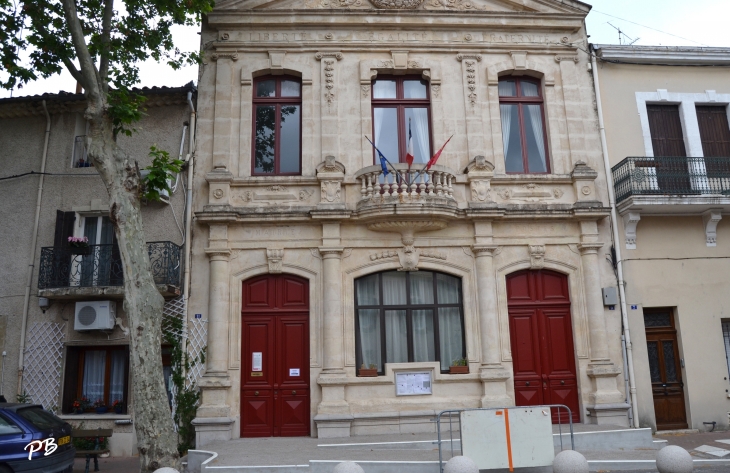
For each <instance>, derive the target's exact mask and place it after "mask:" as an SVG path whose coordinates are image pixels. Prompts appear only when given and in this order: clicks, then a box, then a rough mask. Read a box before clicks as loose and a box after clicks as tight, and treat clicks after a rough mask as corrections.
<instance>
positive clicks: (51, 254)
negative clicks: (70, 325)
mask: <svg viewBox="0 0 730 473" xmlns="http://www.w3.org/2000/svg"><path fill="white" fill-rule="evenodd" d="M147 254H148V255H149V258H150V263H151V267H152V276H153V277H154V279H155V284H157V285H158V286H175V287H177V286H179V285H180V269H181V266H182V264H181V262H182V250H181V248H180V246H178V245H176V244H175V243H173V242H171V241H154V242H149V243H147ZM123 285H124V273H123V271H122V260H121V257H120V254H119V249H118V248H117V246H116V245H89V246H88V247H85V248H72V247H45V248H41V261H40V268H39V274H38V289H39V290H49V289H56V288H70V289H74V288H78V289H81V288H103V287H115V286H123Z"/></svg>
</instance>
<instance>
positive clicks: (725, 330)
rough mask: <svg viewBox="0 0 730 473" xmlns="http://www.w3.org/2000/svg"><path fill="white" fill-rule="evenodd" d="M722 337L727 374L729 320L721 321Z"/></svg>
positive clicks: (728, 366)
mask: <svg viewBox="0 0 730 473" xmlns="http://www.w3.org/2000/svg"><path fill="white" fill-rule="evenodd" d="M722 338H723V340H724V341H725V359H726V360H727V369H728V374H730V320H723V321H722Z"/></svg>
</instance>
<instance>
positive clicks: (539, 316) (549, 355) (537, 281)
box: [507, 270, 580, 423]
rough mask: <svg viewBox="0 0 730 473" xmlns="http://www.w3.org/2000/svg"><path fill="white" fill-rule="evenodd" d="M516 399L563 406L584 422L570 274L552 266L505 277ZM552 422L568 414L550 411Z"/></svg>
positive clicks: (523, 402)
mask: <svg viewBox="0 0 730 473" xmlns="http://www.w3.org/2000/svg"><path fill="white" fill-rule="evenodd" d="M507 306H508V312H509V330H510V342H511V346H512V364H513V367H514V382H515V402H516V404H517V405H518V406H538V405H545V404H564V405H566V406H568V407H569V408H570V410H571V412H572V417H573V422H580V410H579V406H578V382H577V377H576V364H575V352H574V348H573V347H574V345H573V328H572V324H571V318H570V296H569V293H568V278H567V276H565V275H563V274H560V273H557V272H554V271H548V270H540V271H519V272H517V273H514V274H511V275H509V276H508V277H507ZM552 416H553V423H557V422H558V421H559V420H560V421H561V422H567V420H568V419H567V412H566V411H565V410H563V411H562V412H560V419H559V416H558V410H557V409H553V410H552Z"/></svg>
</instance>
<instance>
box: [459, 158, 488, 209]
mask: <svg viewBox="0 0 730 473" xmlns="http://www.w3.org/2000/svg"><path fill="white" fill-rule="evenodd" d="M464 172H465V173H466V175H467V179H468V180H469V185H470V188H471V200H472V201H474V202H481V203H483V202H492V196H491V190H492V189H491V184H490V181H491V179H492V176H493V175H494V165H492V163H490V162H489V161H487V158H485V157H484V156H477V157H475V158H474V159H473V160H472V161H471V162H470V163H469V165H468V166H467V167H466V169H465V170H464Z"/></svg>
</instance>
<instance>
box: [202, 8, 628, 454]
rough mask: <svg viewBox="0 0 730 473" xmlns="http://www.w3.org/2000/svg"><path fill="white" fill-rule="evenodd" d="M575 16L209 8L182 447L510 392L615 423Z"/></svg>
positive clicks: (399, 417)
mask: <svg viewBox="0 0 730 473" xmlns="http://www.w3.org/2000/svg"><path fill="white" fill-rule="evenodd" d="M589 8H590V7H589V6H588V5H585V4H583V3H581V2H578V1H575V0H562V1H556V0H224V1H221V2H219V3H218V4H217V5H216V8H215V10H214V11H213V12H212V13H211V14H210V15H208V17H207V19H206V22H205V23H204V26H203V33H202V35H203V37H202V38H203V44H204V47H205V50H206V55H205V57H206V59H205V63H204V65H203V66H202V69H201V77H200V87H199V90H200V94H199V128H198V149H197V153H198V161H197V164H196V175H195V179H196V181H195V188H196V189H200V190H201V191H200V192H198V193H197V195H196V201H195V218H196V221H195V225H196V226H195V231H197V234H198V235H200V237H198V238H196V239H195V240H194V250H193V252H194V254H193V261H194V262H193V282H192V294H191V300H190V304H191V309H192V310H191V311H190V312H191V314H194V313H198V314H200V316H201V317H202V318H203V319H207V321H208V328H209V330H208V333H209V343H208V356H207V366H206V374H205V376H204V377H203V378H202V380H201V383H200V385H201V386H202V389H203V400H202V405H201V406H200V409H199V411H198V418H197V419H196V420H195V421H194V423H195V425H196V429H197V433H198V445H199V446H203V445H205V444H207V443H210V442H212V441H215V440H218V439H227V438H231V437H234V438H236V437H239V436H280V435H281V436H284V435H312V436H319V437H336V436H350V435H363V434H371V433H383V432H389V433H393V432H417V431H429V430H432V429H434V424H433V423H432V422H431V420H432V419H433V417H434V413H436V412H439V411H440V410H444V409H448V408H455V407H479V406H504V405H515V404H516V405H535V404H566V405H568V406H569V407H570V408H571V409H572V410H573V419H574V421H576V422H584V423H612V424H624V425H628V421H627V411H628V407H629V406H628V405H627V404H626V402H625V401H626V396H625V389H624V379H623V374H622V372H623V369H622V366H623V364H622V352H621V341H620V333H621V324H620V317H619V316H618V311H615V312H611V311H609V310H607V308H604V305H603V299H602V295H601V288H602V287H608V286H615V279H614V276H613V272H612V268H611V265H610V262H609V261H607V258H606V256H607V255H608V254H609V253H610V247H611V240H610V231H609V222H608V216H609V209H608V208H607V205H608V203H607V192H606V179H605V174H604V172H603V167H602V164H601V162H602V161H601V153H600V142H599V133H598V129H597V117H596V113H595V109H594V93H593V89H592V83H591V73H590V64H589V62H590V61H589V60H588V56H587V54H586V53H584V52H583V50H584V49H586V47H587V41H586V39H587V38H586V33H585V28H584V18H585V16H586V14H587V13H588V11H589ZM452 135H453V138H452V139H451V141H450V142H449V144H448V145H447V147H446V148H445V151H444V153H443V155H442V156H441V157H440V159H439V160H438V162H437V163H436V164H435V165H433V166H432V167H431V168H430V169H429V170H428V171H426V172H423V173H419V172H418V171H420V170H421V169H423V167H424V163H425V162H426V161H428V160H429V158H430V157H431V156H432V155H433V154H434V153H435V152H436V151H437V150H438V149H439V148H441V146H442V145H443V143H445V142H446V140H447V139H448V138H449V137H451V136H452ZM366 136H367V137H368V138H370V139H372V140H373V141H374V142H375V144H376V145H377V146H378V148H379V149H380V150H381V151H382V153H383V154H384V155H385V157H386V158H388V160H389V161H390V162H391V163H392V165H388V166H387V168H386V169H387V170H388V174H387V175H383V169H382V167H381V166H380V162H379V160H376V155H375V153H374V151H373V148H372V147H371V145H370V144H369V143H368V141H367V140H366ZM409 139H410V143H411V145H410V146H409ZM409 151H411V153H412V154H413V155H414V158H415V161H414V163H413V165H412V167H411V168H410V170H409V167H408V164H406V162H405V157H406V154H407V153H408V152H409ZM459 362H461V363H459ZM452 364H466V365H467V367H468V369H465V368H463V367H462V368H460V370H461V371H462V373H452V371H455V370H454V369H452V368H451V365H452ZM464 371H467V372H464ZM409 373H418V375H417V376H411V377H410V379H411V380H412V381H413V380H414V379H415V387H414V384H413V383H411V384H408V382H407V379H409V378H408V376H407V375H408V374H409ZM402 394H415V395H402Z"/></svg>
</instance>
